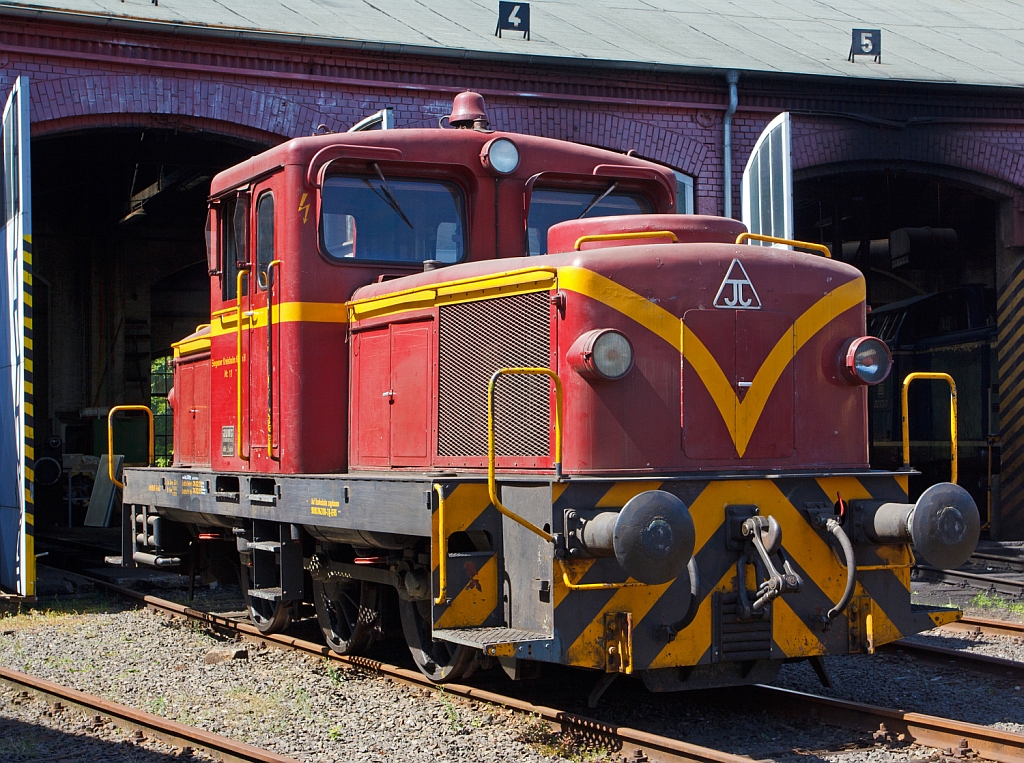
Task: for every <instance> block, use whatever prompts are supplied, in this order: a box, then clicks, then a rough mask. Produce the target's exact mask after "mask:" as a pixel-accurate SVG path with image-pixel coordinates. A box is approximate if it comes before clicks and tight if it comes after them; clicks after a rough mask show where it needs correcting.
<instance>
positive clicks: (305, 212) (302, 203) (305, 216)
mask: <svg viewBox="0 0 1024 763" xmlns="http://www.w3.org/2000/svg"><path fill="white" fill-rule="evenodd" d="M308 198H309V194H308V193H304V194H302V198H301V199H299V211H300V212H302V224H303V225H305V224H306V223H307V222H309V202H308V201H306V199H308Z"/></svg>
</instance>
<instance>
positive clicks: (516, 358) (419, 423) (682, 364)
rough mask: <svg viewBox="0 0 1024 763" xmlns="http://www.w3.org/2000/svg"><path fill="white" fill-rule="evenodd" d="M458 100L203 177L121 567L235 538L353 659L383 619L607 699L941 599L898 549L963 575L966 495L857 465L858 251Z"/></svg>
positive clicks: (824, 650)
mask: <svg viewBox="0 0 1024 763" xmlns="http://www.w3.org/2000/svg"><path fill="white" fill-rule="evenodd" d="M450 123H451V126H452V127H453V128H455V129H443V130H438V129H408V130H382V131H374V132H352V133H345V134H329V135H317V136H314V137H309V138H300V139H295V140H292V141H290V142H288V143H285V144H283V145H281V146H278V147H276V148H273V149H270V150H268V151H266V152H264V153H262V154H260V155H258V156H255V157H253V158H252V159H250V160H248V161H246V162H244V163H242V164H240V165H238V166H236V167H233V168H231V169H229V170H227V171H225V172H223V173H221V174H219V175H218V176H217V177H216V178H215V179H214V181H213V185H212V189H211V196H210V213H209V222H208V226H207V239H208V245H209V246H208V250H209V269H210V274H211V281H210V284H211V323H210V325H208V326H202V327H200V328H199V329H198V330H197V331H196V332H195V333H194V334H192V335H191V336H189V337H186V338H185V339H183V340H182V341H180V342H178V343H177V344H176V345H175V348H174V355H175V358H174V373H175V377H174V391H173V406H174V413H175V416H174V426H175V432H174V435H175V436H174V464H173V466H172V467H169V468H135V469H126V470H125V474H124V506H125V511H124V518H123V519H124V544H125V549H124V556H123V559H124V562H125V563H126V564H148V565H155V566H158V567H159V566H176V565H182V564H183V563H184V562H183V560H186V559H187V558H188V555H189V554H198V555H199V557H200V558H202V559H205V560H207V561H209V562H211V563H212V562H213V561H216V557H217V555H218V554H221V553H223V552H225V550H227V549H229V550H230V554H231V555H232V557H233V558H237V559H238V560H239V561H240V567H241V572H242V574H241V579H242V585H243V591H244V593H245V596H246V599H247V602H248V605H249V610H250V613H251V616H252V618H253V620H254V622H255V623H256V624H257V626H258V627H260V628H261V629H262V630H263V631H265V632H271V631H275V630H280V629H283V628H285V627H287V625H288V623H289V622H290V620H291V618H292V617H293V616H294V614H295V613H296V611H297V608H298V607H299V606H300V605H301V603H302V602H303V601H306V602H309V601H312V602H313V604H314V605H315V607H316V612H317V616H318V619H319V623H320V625H321V627H322V629H323V632H324V636H325V638H326V640H327V642H328V644H330V646H331V647H332V648H333V649H335V650H337V651H339V652H344V653H358V652H360V651H364V650H366V649H367V648H369V647H370V646H371V644H372V643H373V642H374V641H375V640H376V639H379V638H381V637H382V636H383V635H385V634H386V633H388V631H389V627H388V626H389V623H397V622H398V621H400V623H401V631H402V633H403V634H404V637H405V639H406V641H407V642H408V645H409V648H410V650H411V653H412V655H413V658H414V659H415V661H416V663H417V665H418V666H419V668H420V669H421V670H422V671H423V672H424V673H425V674H426V675H428V676H430V677H431V678H433V679H435V680H450V679H454V678H458V677H464V676H466V675H468V674H469V673H470V672H472V671H473V670H474V669H477V668H481V667H487V666H490V665H494V664H499V663H500V665H501V666H502V667H503V668H505V669H506V671H507V672H508V673H509V674H510V675H512V676H513V677H523V676H526V675H528V674H529V673H530V672H531V671H532V670H534V669H535V668H536V667H537V665H538V664H539V663H543V662H553V663H561V664H567V665H573V666H579V667H582V668H590V669H593V670H595V671H600V672H601V673H602V674H603V676H602V679H601V680H600V681H599V682H598V686H597V688H596V689H595V693H594V695H593V696H592V699H593V700H594V701H596V698H597V696H598V695H599V693H600V691H601V690H603V687H604V686H607V685H608V683H609V682H610V680H611V679H612V678H614V676H617V675H619V674H620V673H627V674H630V673H632V674H637V675H639V676H641V677H642V679H643V680H644V682H645V683H646V685H647V686H648V687H650V688H651V689H653V690H659V691H664V690H674V689H683V688H700V687H708V686H722V685H729V684H738V683H747V682H763V681H769V680H771V679H772V678H773V677H774V675H775V674H776V672H777V671H778V668H779V666H780V665H781V663H782V661H783V660H784V659H792V658H807V659H811V660H816V659H820V656H821V655H824V654H835V653H848V652H858V651H873V650H874V648H875V647H876V646H878V645H880V644H883V643H886V642H889V641H892V640H895V639H898V638H900V637H901V636H903V635H906V634H910V633H916V632H919V631H921V630H924V629H927V628H931V627H934V626H935V625H936V624H941V623H944V622H948V621H949V620H952V619H954V618H956V617H958V616H959V612H958V611H957V610H952V609H929V608H924V607H917V606H914V605H912V604H911V599H910V568H911V565H912V564H913V561H914V557H913V555H912V553H911V547H912V546H913V548H914V551H915V552H916V553H917V554H918V555H919V556H921V557H923V558H924V559H926V560H927V561H929V562H930V563H931V564H933V565H936V566H955V565H957V564H960V563H961V562H962V561H963V560H964V559H966V557H967V556H968V555H969V554H970V553H971V551H973V549H974V546H975V543H976V542H977V538H978V532H979V520H978V511H977V508H976V507H975V505H974V503H973V502H972V500H971V498H970V496H969V495H968V494H967V493H966V492H965V491H963V490H962V489H960V488H958V487H957V486H956V485H955V484H950V483H942V484H940V485H936V486H933V487H932V488H930V489H929V490H928V491H927V492H926V493H925V494H924V495H923V496H922V497H921V498H920V499H919V500H918V501H917V502H916V503H914V504H912V503H908V502H907V475H908V473H909V472H908V470H903V471H898V472H879V471H871V470H869V468H868V455H867V453H868V443H867V405H866V402H867V395H866V385H869V384H874V383H877V382H879V381H881V380H882V379H884V378H885V376H886V374H887V373H888V370H889V365H890V360H889V355H888V352H887V350H886V348H885V346H884V344H882V343H881V342H879V341H878V340H876V339H873V338H871V337H865V336H864V334H865V313H866V309H867V308H866V305H865V290H864V279H863V278H862V276H861V275H860V273H859V272H858V271H857V270H856V269H854V268H852V267H850V266H848V265H845V264H843V263H840V262H836V261H833V260H831V259H829V258H828V256H827V255H828V251H827V250H825V251H824V252H816V253H804V252H800V251H796V250H791V249H782V248H776V247H766V246H757V245H751V243H750V242H748V243H744V238H746V237H747V234H745V231H744V227H743V226H742V225H741V224H739V223H737V222H735V221H733V220H728V219H722V218H714V217H702V216H694V215H677V214H674V211H675V203H676V202H675V188H676V183H675V178H674V176H673V173H672V172H671V171H669V170H668V169H666V168H664V167H661V166H658V165H655V164H652V163H650V162H647V161H644V160H641V159H639V158H636V157H632V156H628V155H621V154H616V153H612V152H609V151H605V150H600V149H596V148H590V147H587V146H581V145H574V144H570V143H565V142H561V141H557V140H551V139H546V138H537V137H532V136H528V135H518V134H508V133H501V132H495V131H493V130H491V129H489V128H488V124H487V118H486V114H485V112H484V109H483V99H482V98H480V96H478V95H475V94H472V93H465V94H462V95H460V96H458V97H457V98H456V102H455V105H454V113H453V114H452V116H451V117H450ZM755 238H756V237H755ZM753 243H759V242H753ZM790 243H793V242H790ZM799 246H802V247H804V248H806V247H808V246H809V247H811V249H815V248H817V249H824V247H816V246H815V245H799ZM116 412H117V411H116V410H115V411H113V412H112V415H113V414H114V413H116ZM225 541H229V542H230V546H229V545H228V544H227V543H225ZM395 610H397V615H398V616H397V618H394V612H395Z"/></svg>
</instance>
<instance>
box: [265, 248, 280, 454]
mask: <svg viewBox="0 0 1024 763" xmlns="http://www.w3.org/2000/svg"><path fill="white" fill-rule="evenodd" d="M274 268H278V272H279V273H280V268H281V260H271V261H270V264H268V265H267V458H273V457H274V311H273V306H274V279H273V278H272V277H271V276H272V274H273V270H274ZM280 299H281V298H280V296H278V300H279V301H280Z"/></svg>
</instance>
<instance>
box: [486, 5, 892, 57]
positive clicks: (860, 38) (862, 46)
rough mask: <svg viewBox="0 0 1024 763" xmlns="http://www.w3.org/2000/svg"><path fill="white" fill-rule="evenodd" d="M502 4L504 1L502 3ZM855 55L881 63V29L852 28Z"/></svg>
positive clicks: (852, 50)
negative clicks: (867, 57) (870, 57)
mask: <svg viewBox="0 0 1024 763" xmlns="http://www.w3.org/2000/svg"><path fill="white" fill-rule="evenodd" d="M502 5H504V3H502ZM857 56H873V57H874V59H875V63H876V64H880V63H882V30H881V29H854V30H853V42H852V43H851V45H850V57H849V58H848V59H847V60H848V61H855V60H856V57H857Z"/></svg>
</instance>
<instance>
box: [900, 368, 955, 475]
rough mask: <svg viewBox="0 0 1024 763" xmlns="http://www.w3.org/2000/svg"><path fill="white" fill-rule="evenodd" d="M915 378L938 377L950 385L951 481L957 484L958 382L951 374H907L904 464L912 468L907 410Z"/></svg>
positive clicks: (905, 466) (904, 382)
mask: <svg viewBox="0 0 1024 763" xmlns="http://www.w3.org/2000/svg"><path fill="white" fill-rule="evenodd" d="M915 379H936V380H938V381H944V382H946V383H947V384H948V385H949V438H950V441H951V446H952V447H951V453H950V460H951V461H952V466H951V470H950V478H949V481H950V482H952V483H953V484H954V485H955V484H956V478H957V471H958V470H957V455H956V419H957V416H956V382H955V381H953V377H952V376H950V375H949V374H943V373H937V372H933V371H915V372H914V373H912V374H907V378H906V379H904V380H903V466H904V468H907V469H909V468H910V415H909V411H908V410H907V399H908V398H907V393H908V391H909V390H910V382H912V381H914V380H915Z"/></svg>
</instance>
